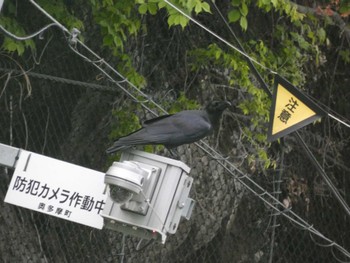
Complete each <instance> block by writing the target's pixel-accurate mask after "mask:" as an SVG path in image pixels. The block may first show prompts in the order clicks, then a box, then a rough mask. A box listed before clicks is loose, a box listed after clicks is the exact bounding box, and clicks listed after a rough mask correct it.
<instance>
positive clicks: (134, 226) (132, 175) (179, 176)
mask: <svg viewBox="0 0 350 263" xmlns="http://www.w3.org/2000/svg"><path fill="white" fill-rule="evenodd" d="M189 172H190V168H189V167H188V166H187V165H186V164H184V163H182V162H180V161H177V160H173V159H170V158H166V157H163V156H159V155H155V154H151V153H146V152H140V151H136V150H132V151H124V152H122V155H121V157H120V160H119V162H114V163H113V164H112V166H111V167H110V168H109V169H108V171H107V173H106V174H105V180H104V181H105V184H106V185H107V187H106V193H107V198H106V203H105V206H104V209H103V212H102V214H101V215H102V217H103V218H104V227H105V228H108V229H113V230H116V231H120V232H123V233H125V234H128V235H132V236H136V237H139V238H142V239H155V240H160V241H161V242H162V243H164V242H165V239H166V236H167V234H174V233H175V232H176V230H177V228H178V226H179V223H180V219H181V218H182V217H183V218H185V219H189V218H190V217H191V214H192V210H193V207H194V203H195V202H194V200H192V199H191V198H189V197H188V195H189V192H190V189H191V186H192V182H193V179H192V178H191V177H189V176H188V174H189Z"/></svg>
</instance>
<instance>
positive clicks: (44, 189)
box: [12, 176, 105, 217]
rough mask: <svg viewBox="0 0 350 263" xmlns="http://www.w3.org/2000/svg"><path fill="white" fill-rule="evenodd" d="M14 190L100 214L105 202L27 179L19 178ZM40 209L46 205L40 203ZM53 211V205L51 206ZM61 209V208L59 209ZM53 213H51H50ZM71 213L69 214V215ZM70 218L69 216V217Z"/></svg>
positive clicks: (16, 180)
mask: <svg viewBox="0 0 350 263" xmlns="http://www.w3.org/2000/svg"><path fill="white" fill-rule="evenodd" d="M12 190H16V191H20V192H24V193H25V194H30V195H32V196H37V197H40V198H42V199H47V200H51V199H55V200H58V202H59V203H61V204H68V206H71V207H75V208H76V207H78V208H80V209H82V210H87V211H95V212H97V214H99V213H100V212H101V211H102V210H103V205H104V204H105V202H104V200H94V197H91V196H88V195H81V194H79V193H78V192H75V191H70V190H67V189H63V188H60V187H58V188H52V187H49V186H48V185H47V183H42V182H39V181H36V180H33V179H27V178H26V177H21V176H17V177H16V179H15V183H14V185H13V187H12ZM40 204H41V205H40V206H39V207H38V209H43V208H44V207H45V203H43V202H40ZM51 209H53V208H52V205H51ZM57 209H60V207H57ZM48 212H51V211H48ZM60 214H61V213H60ZM70 214H71V212H70V213H69V215H70ZM68 217H69V216H68Z"/></svg>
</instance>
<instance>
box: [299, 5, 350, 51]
mask: <svg viewBox="0 0 350 263" xmlns="http://www.w3.org/2000/svg"><path fill="white" fill-rule="evenodd" d="M292 4H293V5H295V6H296V7H297V10H298V12H300V13H303V14H308V13H310V14H313V15H315V16H318V17H325V16H328V17H330V18H331V19H332V20H333V22H334V24H335V25H336V26H337V27H339V29H340V34H339V35H342V34H344V37H345V38H346V40H347V41H348V43H349V44H350V28H349V27H348V26H347V24H346V23H345V21H344V20H343V19H342V17H341V16H340V14H338V13H337V12H335V11H333V12H332V15H327V14H325V13H322V12H318V9H317V8H312V7H308V6H303V5H299V4H296V3H292Z"/></svg>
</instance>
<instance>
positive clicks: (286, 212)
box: [29, 0, 350, 258]
mask: <svg viewBox="0 0 350 263" xmlns="http://www.w3.org/2000/svg"><path fill="white" fill-rule="evenodd" d="M29 1H30V2H31V3H32V4H33V5H34V6H36V7H37V8H38V9H39V10H40V11H41V12H42V13H43V14H44V15H46V16H47V17H48V18H50V19H51V20H52V21H53V22H54V23H57V26H59V27H60V28H61V29H62V30H63V31H64V32H65V33H67V34H68V35H71V33H70V32H69V31H68V29H67V28H65V27H64V26H63V25H61V24H60V23H59V22H58V21H57V20H55V19H54V18H53V17H52V16H51V15H50V14H48V13H47V12H46V11H45V10H44V9H43V8H42V7H41V6H39V5H38V4H37V3H35V2H34V1H33V0H29ZM165 2H166V3H168V4H169V5H171V6H172V7H173V8H175V9H176V10H178V9H177V8H176V7H175V6H173V5H172V4H170V3H169V2H168V1H167V0H165ZM179 12H180V13H181V12H182V11H181V10H179ZM182 14H183V15H185V16H186V17H188V18H189V19H190V17H189V16H188V15H186V14H184V13H183V12H182ZM191 20H192V19H191ZM192 21H193V20H192ZM195 23H196V24H197V25H200V24H199V23H198V22H195ZM200 26H201V25H200ZM201 27H202V26H201ZM203 29H205V30H206V31H207V32H209V33H211V34H213V32H212V31H210V30H209V29H206V28H203ZM214 34H215V33H214ZM215 36H216V37H217V38H218V39H219V40H221V41H223V42H224V43H226V44H228V45H229V46H230V47H231V48H233V49H235V50H236V51H238V52H239V53H240V54H242V55H244V56H245V57H246V58H248V59H251V61H253V62H254V63H256V64H257V65H260V66H262V67H263V68H265V69H267V70H269V71H270V72H271V73H274V74H276V72H273V71H271V70H270V69H268V68H267V67H265V66H263V65H261V64H260V63H259V62H257V61H256V60H253V59H252V58H250V57H249V56H248V55H246V54H244V52H242V51H240V50H239V49H237V48H236V47H234V46H233V45H231V44H230V43H228V42H227V41H226V40H224V39H222V38H221V37H219V36H217V35H216V34H215ZM76 44H79V45H81V46H82V47H84V48H85V49H86V50H87V51H88V52H89V53H90V54H91V55H93V56H94V57H95V58H96V60H95V61H93V60H91V59H90V60H88V61H89V62H90V63H92V64H93V65H94V66H95V67H97V68H98V69H99V70H100V71H101V72H102V73H103V74H105V75H106V76H107V77H108V78H109V79H110V80H111V81H112V82H113V83H115V84H116V85H117V86H118V87H119V88H121V89H122V90H123V91H124V92H126V93H127V94H128V95H129V96H130V97H131V98H133V99H134V100H135V101H138V100H137V98H136V96H135V95H133V94H131V93H130V92H129V91H128V90H127V89H126V88H124V87H123V86H122V85H120V83H119V82H118V81H116V80H114V78H113V77H112V76H111V75H110V74H108V73H107V72H106V71H105V70H104V69H103V68H102V67H100V66H99V65H97V64H96V61H99V62H100V63H101V64H103V65H105V66H107V67H108V68H109V69H110V70H111V71H113V72H114V73H115V74H116V75H117V76H118V77H121V78H122V79H123V80H124V81H125V83H127V84H128V85H130V86H131V87H132V88H133V89H135V90H136V91H137V92H138V93H139V95H141V96H143V97H145V98H147V102H150V103H152V104H153V105H154V106H156V107H157V108H158V109H160V110H161V111H162V112H164V113H167V112H166V111H165V110H164V109H163V108H162V107H161V106H160V105H159V104H157V103H156V102H155V101H153V100H152V99H149V97H148V96H147V95H146V94H145V93H143V92H142V91H141V90H140V89H138V88H137V87H136V86H135V85H133V84H132V83H131V82H129V81H128V80H127V79H126V78H125V77H123V76H122V74H120V73H119V72H118V71H117V70H115V69H114V68H113V67H112V66H111V65H109V64H108V63H107V62H105V61H104V60H103V59H102V58H100V57H99V56H98V55H97V54H96V53H95V52H93V51H92V50H91V49H90V48H89V47H87V46H86V45H85V44H84V43H82V42H81V41H80V40H79V39H77V41H76ZM75 53H76V54H78V53H80V52H79V51H78V50H77V49H75ZM81 57H83V58H85V59H86V57H85V56H84V55H82V54H81ZM148 99H149V100H148ZM138 102H139V103H140V104H141V105H143V107H145V105H144V104H143V103H142V102H140V101H138ZM146 109H149V108H148V107H147V108H146ZM149 110H150V109H149ZM150 112H152V113H153V114H155V113H154V112H153V111H151V110H150ZM156 116H157V115H156ZM195 144H196V145H197V146H198V147H199V148H200V149H202V150H203V151H204V152H205V153H207V154H208V155H209V156H211V157H212V158H213V159H215V160H216V161H217V163H218V164H219V165H221V166H222V167H223V168H224V169H225V170H226V171H227V172H228V173H229V174H231V175H232V176H233V177H234V178H235V179H236V180H238V181H239V182H240V183H241V184H242V185H244V186H245V187H246V189H248V190H249V191H250V192H252V193H253V194H254V195H255V196H257V197H258V198H259V199H261V200H262V201H263V202H264V203H265V204H266V205H267V206H268V207H270V208H271V209H273V210H275V211H276V212H278V213H280V214H281V215H283V216H284V217H286V218H287V219H289V220H290V221H291V222H293V223H295V224H296V225H298V226H300V227H301V228H302V229H303V230H306V231H309V232H310V233H313V234H315V235H317V236H318V237H320V238H322V239H324V240H325V241H327V242H329V244H330V246H331V247H335V248H337V249H338V250H339V251H341V252H342V253H343V254H344V255H345V256H347V257H348V258H350V253H349V252H348V251H347V250H346V249H345V248H343V247H342V246H340V245H339V244H337V243H336V242H334V241H332V240H330V239H329V238H327V237H326V236H324V235H323V234H322V233H320V232H319V231H318V230H316V229H315V228H314V227H313V226H312V225H310V224H308V223H307V222H306V221H305V220H304V219H302V218H301V217H300V216H298V215H297V214H295V213H294V212H293V211H292V210H290V209H285V207H284V205H283V204H282V203H281V202H280V201H279V200H277V199H276V198H275V197H274V196H273V195H271V194H270V193H269V192H267V191H266V190H265V189H263V188H262V187H261V186H260V185H259V184H257V183H256V182H255V181H254V180H252V179H251V178H250V177H249V176H248V175H247V174H245V173H244V172H243V171H241V170H240V169H239V168H238V167H236V166H235V165H234V164H233V163H232V162H230V161H229V160H228V159H225V158H223V156H222V155H221V154H220V153H218V152H217V151H216V150H214V149H213V148H212V147H210V146H209V145H208V144H207V143H205V142H204V141H200V142H197V143H195ZM235 172H236V173H238V174H239V175H240V176H237V174H235ZM243 179H244V180H243ZM245 180H246V181H247V182H245ZM248 183H249V184H251V186H250V185H249V184H248ZM253 187H255V188H256V190H258V191H260V193H258V192H257V191H256V190H254V189H253ZM267 198H268V199H269V200H268V199H267ZM272 201H273V202H272ZM277 205H278V206H277Z"/></svg>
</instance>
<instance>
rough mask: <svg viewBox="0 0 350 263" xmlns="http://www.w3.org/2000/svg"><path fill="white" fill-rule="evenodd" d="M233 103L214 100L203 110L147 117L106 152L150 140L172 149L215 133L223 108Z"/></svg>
mask: <svg viewBox="0 0 350 263" xmlns="http://www.w3.org/2000/svg"><path fill="white" fill-rule="evenodd" d="M230 105H231V103H229V102H228V101H212V102H210V103H209V104H208V105H207V106H206V107H205V109H204V110H185V111H180V112H177V113H175V114H170V115H163V116H160V117H156V118H153V119H150V120H146V121H145V122H143V123H142V128H141V129H139V130H137V131H135V132H132V133H130V134H129V135H126V136H124V137H121V138H119V139H118V140H117V141H115V142H114V144H113V145H112V146H111V147H110V148H108V149H107V150H106V152H107V153H114V152H116V151H119V150H123V149H127V148H130V147H132V146H135V145H148V144H162V145H164V146H165V147H166V148H168V149H169V150H171V149H172V148H175V147H177V146H180V145H182V144H188V143H193V142H196V141H198V140H200V139H202V138H204V137H205V136H207V135H209V134H211V133H212V131H213V130H214V129H215V127H217V126H218V125H219V122H220V118H221V115H222V112H223V111H224V110H225V109H226V108H227V107H228V106H230Z"/></svg>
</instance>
